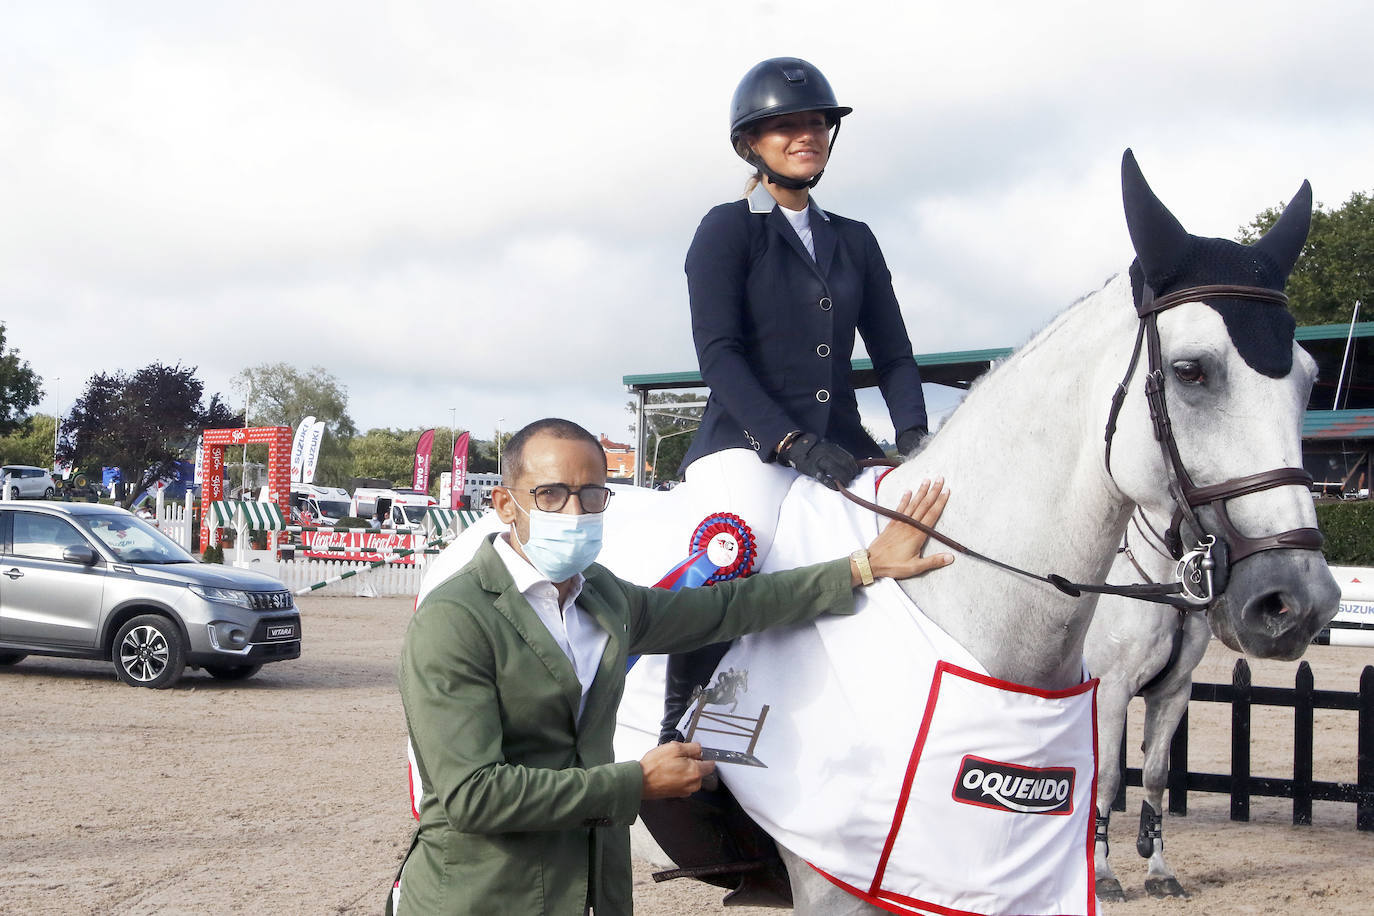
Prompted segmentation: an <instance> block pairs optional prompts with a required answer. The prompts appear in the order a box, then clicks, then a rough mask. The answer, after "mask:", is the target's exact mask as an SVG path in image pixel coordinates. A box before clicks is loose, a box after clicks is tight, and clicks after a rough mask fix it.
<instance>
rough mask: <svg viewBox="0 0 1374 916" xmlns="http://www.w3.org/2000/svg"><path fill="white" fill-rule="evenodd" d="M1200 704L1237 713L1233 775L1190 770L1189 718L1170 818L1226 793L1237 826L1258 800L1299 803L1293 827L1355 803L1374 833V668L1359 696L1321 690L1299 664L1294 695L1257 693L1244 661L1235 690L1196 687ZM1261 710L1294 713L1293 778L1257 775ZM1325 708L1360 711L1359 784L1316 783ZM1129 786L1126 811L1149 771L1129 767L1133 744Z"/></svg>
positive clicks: (1172, 770) (1180, 737) (1173, 762)
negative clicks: (1315, 812)
mask: <svg viewBox="0 0 1374 916" xmlns="http://www.w3.org/2000/svg"><path fill="white" fill-rule="evenodd" d="M1192 702H1194V703H1228V704H1230V706H1231V772H1230V773H1194V772H1192V771H1190V770H1189V769H1188V715H1187V713H1184V716H1183V721H1181V722H1180V723H1179V726H1178V730H1177V731H1176V732H1175V733H1174V739H1173V743H1172V744H1171V745H1170V748H1169V781H1168V790H1167V793H1166V795H1167V801H1168V808H1169V813H1171V814H1187V813H1188V793H1189V792H1219V793H1222V794H1226V795H1230V796H1231V820H1233V821H1248V820H1249V819H1250V799H1251V798H1253V797H1255V796H1262V797H1268V798H1291V799H1292V800H1293V823H1294V824H1311V823H1312V802H1313V801H1335V802H1347V803H1350V804H1353V805H1354V806H1355V827H1356V829H1359V830H1374V666H1367V667H1366V668H1365V669H1364V671H1363V672H1361V674H1360V688H1359V690H1357V691H1353V692H1352V691H1341V690H1317V689H1316V688H1315V686H1314V684H1313V679H1312V668H1311V666H1310V665H1308V663H1307V662H1303V663H1301V664H1300V665H1298V671H1297V675H1296V676H1295V678H1294V685H1293V687H1292V688H1288V687H1256V686H1255V685H1253V684H1252V683H1251V682H1250V666H1249V665H1248V664H1247V663H1246V661H1245V659H1243V658H1242V659H1237V660H1236V666H1235V669H1234V670H1233V671H1232V673H1231V683H1230V684H1193V693H1192ZM1255 706H1284V707H1288V708H1291V709H1292V710H1293V776H1292V778H1291V779H1289V778H1277V777H1269V776H1255V775H1254V774H1252V773H1251V772H1250V747H1251V738H1252V736H1251V731H1250V713H1251V710H1252V709H1253V708H1254V707H1255ZM1318 709H1343V710H1354V711H1355V712H1357V713H1358V716H1357V724H1356V729H1355V734H1354V736H1353V737H1354V740H1355V742H1356V766H1355V770H1356V772H1355V782H1353V783H1345V782H1322V781H1319V780H1315V779H1313V778H1312V721H1313V713H1314V712H1315V711H1316V710H1318ZM1120 754H1121V757H1120V760H1121V767H1122V771H1123V774H1124V776H1123V779H1122V781H1121V788H1120V789H1119V790H1118V792H1117V796H1116V799H1115V801H1114V802H1113V803H1112V807H1113V808H1114V809H1115V810H1117V811H1124V810H1125V808H1126V786H1128V785H1131V786H1139V785H1141V784H1142V783H1141V771H1140V770H1139V769H1138V768H1134V767H1132V768H1127V767H1126V742H1125V740H1124V738H1123V740H1122V743H1121V751H1120Z"/></svg>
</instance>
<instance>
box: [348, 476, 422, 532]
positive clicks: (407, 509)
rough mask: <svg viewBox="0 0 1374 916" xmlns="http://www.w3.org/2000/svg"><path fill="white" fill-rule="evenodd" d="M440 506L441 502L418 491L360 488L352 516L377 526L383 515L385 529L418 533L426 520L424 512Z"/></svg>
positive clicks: (354, 496) (382, 523)
mask: <svg viewBox="0 0 1374 916" xmlns="http://www.w3.org/2000/svg"><path fill="white" fill-rule="evenodd" d="M437 505H439V500H437V499H435V498H434V497H433V496H430V495H429V494H428V493H420V492H418V491H416V490H409V489H404V490H383V489H379V488H376V487H359V488H358V489H357V490H356V491H355V492H354V493H353V514H354V515H356V516H357V517H358V518H365V519H370V520H372V521H373V522H374V524H375V523H376V520H377V517H378V514H379V513H380V515H381V522H380V525H381V527H382V528H386V529H390V530H394V531H418V530H419V529H420V524H421V523H422V522H423V521H424V518H425V510H426V509H428V508H429V507H430V506H437Z"/></svg>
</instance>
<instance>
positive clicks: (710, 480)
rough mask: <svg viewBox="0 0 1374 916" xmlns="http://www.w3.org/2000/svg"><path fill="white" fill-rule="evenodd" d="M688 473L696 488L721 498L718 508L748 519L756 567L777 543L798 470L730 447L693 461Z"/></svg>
mask: <svg viewBox="0 0 1374 916" xmlns="http://www.w3.org/2000/svg"><path fill="white" fill-rule="evenodd" d="M685 476H686V479H687V483H688V484H689V485H690V486H691V488H692V490H693V491H695V492H697V493H702V494H710V498H711V499H712V500H719V508H718V509H717V510H716V511H721V512H730V513H733V514H735V515H738V516H739V517H740V518H742V519H744V522H745V524H747V525H748V526H749V529H750V531H752V532H753V534H754V544H755V547H756V548H757V550H758V554H757V557H758V558H757V560H756V561H755V565H754V569H756V570H757V569H758V568H759V566H760V565H761V564H762V563H763V560H764V558H765V557H767V556H768V549H769V548H770V547H772V546H773V535H774V534H775V533H776V531H777V528H778V511H779V510H780V509H781V507H782V501H783V498H784V497H786V496H787V491H788V490H789V489H791V487H792V482H793V481H794V480H796V479H797V472H796V471H795V470H793V469H792V468H789V467H787V466H786V465H782V464H778V463H776V462H770V463H764V462H762V461H760V460H759V456H758V454H757V453H756V452H754V451H752V450H750V449H747V448H727V449H724V450H722V451H719V452H714V453H712V454H710V455H703V456H702V457H700V458H698V459H697V460H696V461H693V462H692V463H691V464H689V465H688V466H687V470H686V474H685ZM713 505H714V502H713Z"/></svg>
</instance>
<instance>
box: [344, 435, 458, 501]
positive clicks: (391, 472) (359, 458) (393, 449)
mask: <svg viewBox="0 0 1374 916" xmlns="http://www.w3.org/2000/svg"><path fill="white" fill-rule="evenodd" d="M422 432H424V430H421V429H369V430H368V431H367V432H366V433H364V434H363V435H361V436H354V437H353V439H352V441H351V442H350V443H349V451H350V453H351V456H352V459H353V476H355V477H380V478H383V479H386V480H390V481H391V482H392V483H393V484H394V485H395V486H398V487H408V486H410V482H411V477H412V475H413V474H414V472H415V445H416V443H418V442H419V441H420V434H421V433H422ZM440 470H443V468H440ZM435 476H436V478H437V475H435Z"/></svg>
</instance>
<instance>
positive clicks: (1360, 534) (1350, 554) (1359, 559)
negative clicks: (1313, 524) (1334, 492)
mask: <svg viewBox="0 0 1374 916" xmlns="http://www.w3.org/2000/svg"><path fill="white" fill-rule="evenodd" d="M1317 526H1318V527H1319V528H1321V531H1322V534H1323V535H1325V536H1326V544H1325V545H1324V546H1323V547H1322V553H1324V554H1326V562H1328V563H1331V564H1332V565H1335V566H1374V500H1371V499H1359V500H1342V501H1335V500H1333V501H1331V502H1319V503H1317Z"/></svg>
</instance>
